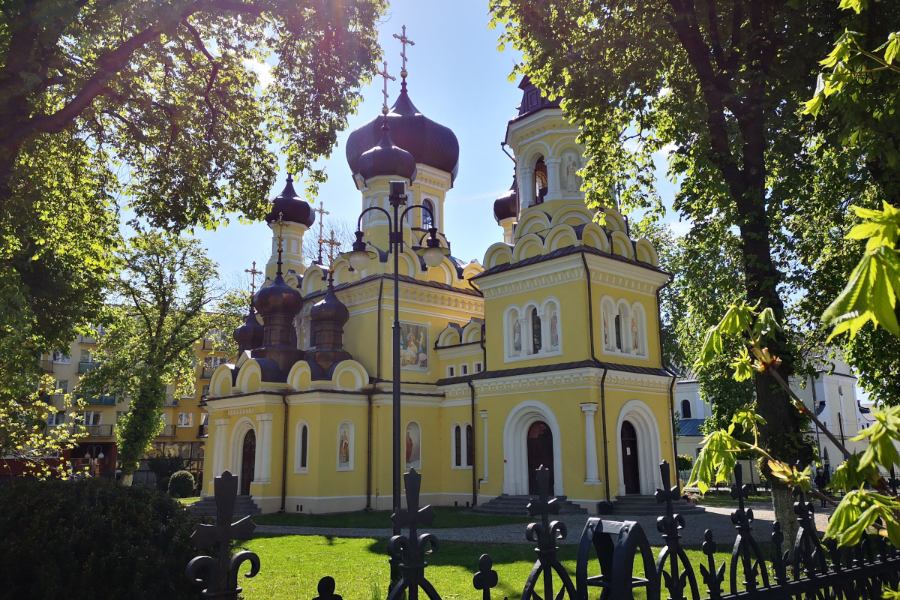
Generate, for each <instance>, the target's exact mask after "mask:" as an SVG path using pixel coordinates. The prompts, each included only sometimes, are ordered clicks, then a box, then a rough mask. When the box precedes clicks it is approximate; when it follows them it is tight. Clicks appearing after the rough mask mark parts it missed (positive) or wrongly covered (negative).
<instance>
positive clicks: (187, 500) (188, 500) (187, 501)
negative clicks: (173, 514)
mask: <svg viewBox="0 0 900 600" xmlns="http://www.w3.org/2000/svg"><path fill="white" fill-rule="evenodd" d="M176 500H178V501H179V502H181V503H182V504H184V505H185V506H190V505H191V504H193V503H194V502H199V501H200V496H194V497H192V498H176Z"/></svg>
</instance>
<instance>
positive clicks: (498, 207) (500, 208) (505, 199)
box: [494, 175, 519, 223]
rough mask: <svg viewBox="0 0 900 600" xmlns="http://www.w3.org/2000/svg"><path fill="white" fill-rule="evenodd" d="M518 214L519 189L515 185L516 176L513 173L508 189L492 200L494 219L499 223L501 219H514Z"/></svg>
mask: <svg viewBox="0 0 900 600" xmlns="http://www.w3.org/2000/svg"><path fill="white" fill-rule="evenodd" d="M518 216H519V191H518V186H517V185H516V176H515V175H513V182H512V186H510V188H509V191H508V192H506V193H504V194H503V195H502V196H500V197H499V198H497V199H496V200H494V219H496V220H497V223H500V221H502V220H503V219H510V218H512V219H515V218H516V217H518Z"/></svg>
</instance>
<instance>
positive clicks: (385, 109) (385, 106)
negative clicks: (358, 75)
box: [376, 61, 397, 114]
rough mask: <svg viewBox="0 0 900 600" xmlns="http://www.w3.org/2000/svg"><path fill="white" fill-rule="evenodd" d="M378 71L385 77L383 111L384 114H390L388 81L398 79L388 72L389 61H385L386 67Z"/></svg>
mask: <svg viewBox="0 0 900 600" xmlns="http://www.w3.org/2000/svg"><path fill="white" fill-rule="evenodd" d="M376 73H377V74H378V75H381V76H382V77H384V91H383V92H382V94H384V104H383V105H382V106H381V112H382V113H384V114H388V112H389V110H388V105H387V101H388V91H387V82H388V79H390V80H391V81H397V78H396V77H392V76H391V75H389V74H388V70H387V61H384V68H383V69H382V70H381V71H376Z"/></svg>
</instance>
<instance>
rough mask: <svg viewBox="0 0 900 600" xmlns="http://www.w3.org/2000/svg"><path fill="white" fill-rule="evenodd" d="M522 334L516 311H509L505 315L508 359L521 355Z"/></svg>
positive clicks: (512, 309)
mask: <svg viewBox="0 0 900 600" xmlns="http://www.w3.org/2000/svg"><path fill="white" fill-rule="evenodd" d="M523 333H524V332H523V331H522V322H521V321H520V320H519V311H518V309H515V308H511V309H509V312H507V313H506V348H507V351H506V355H507V356H508V357H510V358H512V357H514V356H519V355H520V354H522V344H523V343H524V339H525V338H524V336H523V335H522V334H523Z"/></svg>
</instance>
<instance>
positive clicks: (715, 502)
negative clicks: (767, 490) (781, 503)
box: [700, 495, 772, 509]
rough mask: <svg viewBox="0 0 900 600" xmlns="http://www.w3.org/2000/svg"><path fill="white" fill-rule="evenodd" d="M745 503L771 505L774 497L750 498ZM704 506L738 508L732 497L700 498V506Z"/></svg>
mask: <svg viewBox="0 0 900 600" xmlns="http://www.w3.org/2000/svg"><path fill="white" fill-rule="evenodd" d="M744 502H764V503H768V504H770V505H771V504H772V496H766V495H760V496H750V497H749V498H744ZM704 504H705V505H706V506H733V507H734V508H735V509H737V507H738V503H737V501H735V500H733V499H732V498H731V496H724V495H709V496H706V497H705V498H700V505H701V506H702V505H704Z"/></svg>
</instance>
